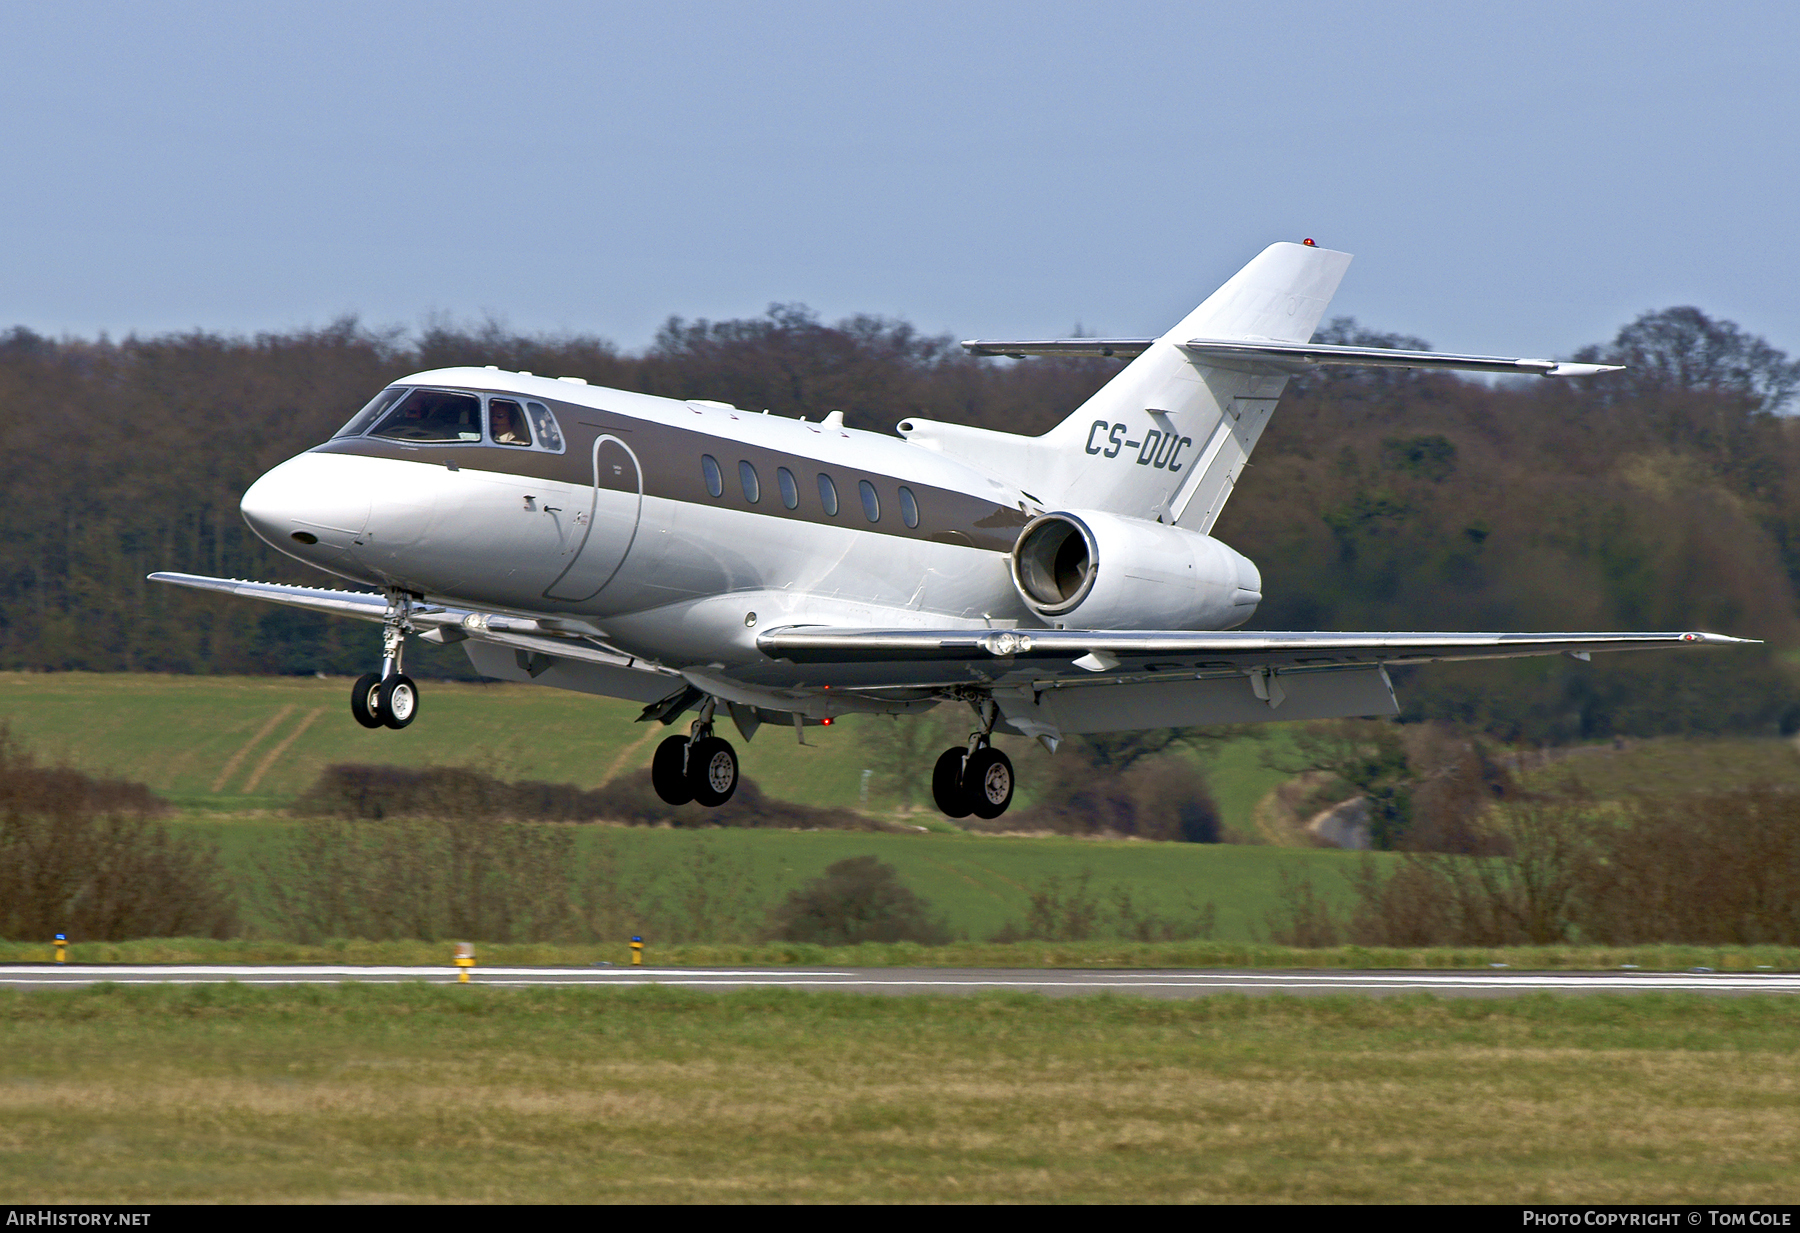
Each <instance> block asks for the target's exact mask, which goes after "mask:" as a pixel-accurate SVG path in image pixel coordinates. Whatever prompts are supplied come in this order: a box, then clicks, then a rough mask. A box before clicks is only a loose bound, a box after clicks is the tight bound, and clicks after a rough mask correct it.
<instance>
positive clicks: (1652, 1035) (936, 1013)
mask: <svg viewBox="0 0 1800 1233" xmlns="http://www.w3.org/2000/svg"><path fill="white" fill-rule="evenodd" d="M0 1041H3V1042H4V1044H3V1047H0V1176H5V1177H6V1178H7V1181H8V1185H7V1191H8V1199H9V1201H11V1202H14V1203H55V1202H65V1203H68V1202H80V1203H95V1202H111V1203H157V1202H162V1203H198V1202H333V1201H340V1202H595V1201H618V1202H631V1201H639V1202H683V1201H695V1202H783V1201H803V1202H896V1201H901V1202H905V1201H915V1202H930V1201H962V1202H982V1201H1023V1202H1051V1201H1054V1202H1082V1201H1089V1202H1140V1203H1141V1202H1208V1201H1222V1202H1311V1203H1326V1202H1338V1203H1341V1202H1419V1203H1427V1202H1434V1203H1458V1202H1462V1203H1467V1202H1483V1203H1520V1202H1526V1203H1552V1202H1553V1203H1633V1204H1642V1203H1701V1202H1728V1203H1770V1202H1781V1203H1785V1202H1787V1201H1789V1200H1790V1199H1791V1197H1792V1195H1793V1193H1794V1188H1795V1186H1796V1185H1797V1184H1800V1117H1796V1111H1797V1110H1796V1105H1797V1101H1800V1012H1797V1011H1796V1008H1795V1006H1794V1005H1793V1001H1792V999H1785V1000H1783V999H1764V998H1746V999H1706V998H1699V997H1665V996H1658V995H1644V996H1638V997H1631V998H1612V997H1589V998H1568V999H1554V998H1548V997H1532V998H1520V999H1506V1000H1499V1001H1490V1000H1479V1001H1438V1000H1434V999H1431V998H1425V997H1408V998H1399V999H1393V1000H1385V1001H1376V1000H1370V999H1355V998H1327V999H1316V1000H1314V999H1289V998H1263V999H1246V998H1241V997H1216V998H1206V999H1200V1000H1196V1001H1191V1002H1160V1001H1151V1000H1147V999H1128V998H1080V999H1068V1000H1060V999H1058V1000H1045V999H1042V998H1038V997H1034V996H979V997H970V998H936V997H919V998H879V997H866V996H855V995H833V994H825V993H810V994H807V993H799V994H797V993H791V992H777V991H759V992H753V993H739V994H725V995H716V994H692V993H683V992H678V991H673V990H667V989H655V988H651V989H642V990H634V991H616V990H598V989H569V988H564V989H530V990H492V989H480V988H473V989H470V988H458V987H455V986H438V987H430V986H422V985H412V986H391V987H379V986H354V987H352V986H340V987H311V988H292V989H271V988H247V987H241V986H239V987H231V986H211V987H206V986H199V987H187V988H178V987H162V988H121V987H117V986H114V987H99V988H95V989H91V990H85V991H79V992H61V991H59V992H53V993H33V994H17V993H7V994H0Z"/></svg>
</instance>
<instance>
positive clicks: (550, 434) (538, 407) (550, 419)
mask: <svg viewBox="0 0 1800 1233" xmlns="http://www.w3.org/2000/svg"><path fill="white" fill-rule="evenodd" d="M525 414H526V415H527V416H529V417H530V418H531V426H532V427H533V428H534V429H536V430H537V443H538V447H539V448H540V449H547V450H549V451H550V452H551V453H554V454H560V453H562V450H563V435H562V429H561V428H560V427H558V425H557V423H556V416H555V415H554V414H553V413H552V412H551V410H550V408H549V407H546V406H545V405H544V404H543V403H541V402H528V403H526V404H525Z"/></svg>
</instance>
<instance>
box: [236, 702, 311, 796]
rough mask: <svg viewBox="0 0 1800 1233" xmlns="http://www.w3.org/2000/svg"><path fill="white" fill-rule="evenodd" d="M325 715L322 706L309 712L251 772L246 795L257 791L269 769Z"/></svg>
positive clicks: (245, 786)
mask: <svg viewBox="0 0 1800 1233" xmlns="http://www.w3.org/2000/svg"><path fill="white" fill-rule="evenodd" d="M324 713H325V708H324V707H322V706H316V707H314V708H313V709H312V710H310V711H308V712H307V715H306V718H305V719H302V720H301V721H300V726H299V727H298V728H295V729H294V730H293V731H292V732H290V733H288V734H287V739H286V740H284V741H282V742H281V743H280V744H279V745H277V746H275V748H273V749H271V750H270V751H269V752H268V753H266V754H264V755H263V760H262V761H261V762H258V763H257V764H256V769H255V770H254V771H251V772H250V778H249V779H246V780H245V781H244V791H245V792H246V793H250V792H254V791H256V785H257V784H259V783H261V782H262V777H263V776H264V775H267V774H268V773H269V768H270V767H272V766H274V765H275V763H276V762H278V761H280V759H281V755H282V754H284V753H286V752H287V751H288V748H289V747H290V746H291V745H293V743H294V742H295V741H297V740H299V739H300V734H301V733H303V732H305V731H306V730H307V729H308V728H310V727H312V722H313V720H315V719H317V718H318V717H319V716H321V715H323V714H324Z"/></svg>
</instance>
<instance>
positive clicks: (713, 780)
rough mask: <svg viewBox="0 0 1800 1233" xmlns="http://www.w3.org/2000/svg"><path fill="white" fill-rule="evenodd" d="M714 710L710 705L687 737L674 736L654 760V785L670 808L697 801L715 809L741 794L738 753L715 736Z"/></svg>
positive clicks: (652, 763)
mask: <svg viewBox="0 0 1800 1233" xmlns="http://www.w3.org/2000/svg"><path fill="white" fill-rule="evenodd" d="M711 711H712V707H711V705H710V704H709V705H708V706H707V708H706V710H705V711H703V712H702V718H701V719H699V720H696V721H695V723H694V727H693V730H692V731H691V732H690V733H689V734H688V735H687V736H672V737H670V738H669V739H668V740H666V741H664V742H663V743H662V744H660V745H658V746H657V747H656V756H655V757H653V758H652V759H651V760H650V785H651V786H652V787H654V788H655V789H656V795H657V796H659V797H661V798H662V799H663V800H664V801H665V802H667V803H668V804H670V805H685V804H687V803H688V802H689V801H697V802H699V803H700V804H702V805H705V806H707V807H708V808H714V807H716V806H719V805H723V804H724V803H725V802H726V801H728V800H730V799H731V794H732V793H734V792H736V791H737V786H738V761H737V753H736V752H735V751H734V750H733V749H732V748H731V743H730V742H729V741H725V740H722V739H720V738H719V737H716V736H714V735H713V734H712V718H711Z"/></svg>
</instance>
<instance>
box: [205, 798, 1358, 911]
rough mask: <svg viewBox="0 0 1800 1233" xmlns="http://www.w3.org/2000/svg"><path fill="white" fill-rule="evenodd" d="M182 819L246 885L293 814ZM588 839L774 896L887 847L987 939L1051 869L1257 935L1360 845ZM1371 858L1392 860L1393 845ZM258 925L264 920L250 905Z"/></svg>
mask: <svg viewBox="0 0 1800 1233" xmlns="http://www.w3.org/2000/svg"><path fill="white" fill-rule="evenodd" d="M177 825H179V826H180V827H181V828H182V829H185V830H193V831H196V832H199V833H202V834H205V835H208V836H211V837H213V838H215V839H217V840H218V842H219V844H220V847H221V849H222V851H223V853H224V854H225V856H226V858H227V860H228V862H229V864H230V865H231V867H232V868H233V870H234V871H236V873H237V876H238V877H239V878H241V879H242V881H243V883H244V884H245V885H251V884H254V883H255V882H256V881H257V880H258V879H259V878H260V872H259V869H258V865H257V862H256V856H257V854H258V853H259V852H261V851H266V850H267V849H268V848H269V846H270V845H272V844H275V843H279V842H280V841H281V839H282V837H283V835H284V834H285V833H287V832H288V831H289V830H291V828H292V827H293V826H294V825H295V823H293V822H291V821H288V820H286V819H284V818H279V817H230V816H220V815H211V814H188V815H186V816H185V818H184V819H183V820H182V821H180V822H179V823H178V824H177ZM577 838H578V845H579V846H581V847H589V846H592V845H594V844H599V843H610V844H616V845H618V850H619V853H620V859H621V863H622V865H623V866H624V868H625V869H626V871H627V873H628V874H629V873H631V872H633V871H647V870H649V869H652V868H660V869H673V868H679V867H681V866H684V865H686V864H689V863H692V862H693V861H694V859H695V858H696V857H697V856H698V855H699V854H701V853H703V852H705V853H711V854H715V855H717V856H719V857H722V858H724V859H725V860H726V861H728V862H731V863H733V864H734V865H741V866H743V867H746V868H747V869H748V870H749V872H750V875H751V881H752V884H753V886H754V888H755V891H756V893H757V894H758V895H759V896H760V897H761V898H762V899H763V900H764V901H766V902H767V903H769V904H770V905H773V904H774V903H775V902H776V901H778V900H779V899H780V898H781V897H782V896H784V895H785V894H786V893H787V892H788V891H789V890H791V889H793V888H795V887H797V886H799V885H801V884H802V883H804V882H806V881H807V880H808V879H811V878H814V877H817V876H818V875H819V874H821V873H823V872H824V870H825V867H826V866H827V865H830V864H832V863H833V862H835V861H839V860H843V859H845V858H846V857H852V856H870V855H872V856H877V857H880V858H881V859H882V860H884V861H886V862H888V863H889V864H891V865H893V866H894V867H895V869H897V870H898V871H899V874H900V877H901V879H902V880H903V881H904V882H905V883H906V884H907V885H908V886H909V887H911V888H912V889H913V890H914V891H915V892H916V893H917V894H919V895H922V896H924V897H925V898H926V899H927V900H929V901H930V903H931V905H932V907H933V909H934V911H936V912H938V913H940V914H942V915H943V916H944V917H945V919H946V921H947V923H948V924H949V926H950V929H951V932H952V933H953V934H954V935H957V936H960V937H966V938H971V939H984V938H987V937H990V936H992V935H993V933H994V932H995V931H996V930H998V929H1000V928H1001V926H1003V925H1005V924H1006V923H1007V922H1009V921H1013V920H1019V919H1022V918H1023V916H1024V915H1025V912H1026V910H1027V908H1028V907H1029V890H1030V889H1031V888H1034V887H1039V886H1042V885H1043V884H1044V883H1045V881H1046V880H1047V879H1049V878H1059V879H1062V881H1063V882H1064V884H1065V886H1070V885H1072V883H1073V881H1074V880H1075V879H1077V878H1079V877H1081V876H1082V875H1083V874H1084V873H1089V874H1091V875H1092V880H1091V884H1090V885H1091V888H1092V889H1093V891H1094V892H1096V893H1099V894H1102V895H1104V894H1106V893H1109V892H1110V890H1111V888H1113V887H1124V888H1126V889H1128V890H1129V891H1130V893H1131V895H1132V898H1133V900H1134V902H1135V903H1136V904H1137V905H1139V906H1140V907H1142V908H1147V909H1149V910H1151V911H1154V912H1157V913H1158V914H1160V915H1164V916H1172V917H1178V918H1181V919H1188V918H1190V917H1192V916H1193V915H1194V914H1195V909H1203V908H1204V906H1205V905H1206V904H1208V903H1211V904H1213V906H1214V912H1215V921H1216V925H1215V929H1214V932H1213V937H1215V938H1217V939H1220V940H1225V941H1233V942H1247V941H1251V940H1253V939H1255V938H1257V937H1266V936H1267V935H1268V929H1267V921H1266V917H1267V915H1268V913H1269V911H1270V910H1271V909H1273V908H1274V907H1275V906H1276V903H1277V895H1276V892H1277V889H1278V887H1279V882H1280V878H1281V877H1282V875H1283V874H1284V873H1286V874H1287V875H1289V876H1300V877H1307V878H1310V879H1311V880H1312V882H1313V883H1314V885H1315V887H1317V888H1318V890H1319V892H1320V893H1321V894H1322V895H1323V896H1325V897H1326V898H1328V899H1330V900H1331V901H1333V902H1346V901H1347V900H1348V897H1349V895H1350V883H1349V881H1348V875H1349V874H1351V873H1352V872H1353V871H1354V869H1355V868H1356V865H1357V862H1359V861H1360V860H1362V859H1363V857H1362V856H1361V855H1360V854H1357V853H1351V852H1335V851H1322V850H1303V849H1286V848H1266V847H1242V846H1237V845H1232V844H1183V843H1146V842H1117V841H1101V840H1084V839H1067V838H1062V837H1056V836H1048V837H1040V838H1018V837H1014V836H989V835H967V834H960V833H959V834H944V833H939V832H926V833H917V832H915V833H912V834H881V833H869V832H859V831H774V830H704V831H692V830H673V829H668V828H642V827H630V828H627V827H613V826H583V827H581V828H579V829H578V834H577ZM1373 859H1376V860H1378V861H1382V862H1384V863H1385V862H1387V861H1391V860H1392V859H1393V858H1392V857H1389V856H1387V855H1386V854H1379V855H1376V856H1375V857H1374V858H1373ZM250 924H251V926H252V929H253V930H255V929H256V928H258V925H259V922H258V921H257V920H256V918H255V916H254V914H253V913H252V915H251V920H250Z"/></svg>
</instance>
